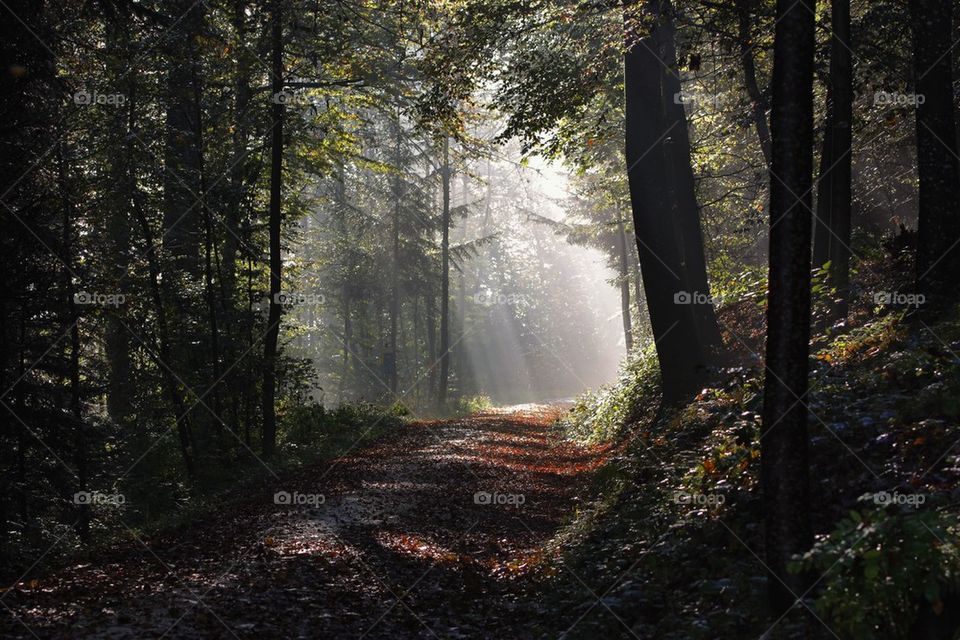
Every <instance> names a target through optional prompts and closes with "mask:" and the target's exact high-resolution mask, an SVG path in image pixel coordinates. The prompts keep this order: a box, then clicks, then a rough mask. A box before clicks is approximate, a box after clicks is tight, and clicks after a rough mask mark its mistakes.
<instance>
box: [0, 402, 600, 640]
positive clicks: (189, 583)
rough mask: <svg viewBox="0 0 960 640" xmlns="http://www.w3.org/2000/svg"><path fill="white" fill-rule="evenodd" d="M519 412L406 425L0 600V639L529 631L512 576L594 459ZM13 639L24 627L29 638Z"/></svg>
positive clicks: (539, 413)
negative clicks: (0, 612)
mask: <svg viewBox="0 0 960 640" xmlns="http://www.w3.org/2000/svg"><path fill="white" fill-rule="evenodd" d="M560 411H561V409H560V408H558V407H553V406H537V405H526V406H524V407H522V408H518V409H516V410H513V411H492V412H488V413H484V414H480V415H475V416H471V417H468V418H462V419H452V420H442V421H431V422H426V421H424V422H416V423H413V424H411V425H409V426H407V427H404V428H403V429H402V430H401V431H399V432H398V433H397V434H395V435H393V436H391V437H388V438H387V439H384V440H381V441H379V442H378V443H375V444H373V445H372V446H370V447H368V448H365V449H363V450H358V451H356V452H354V453H352V454H351V455H347V456H345V457H342V458H338V459H336V460H333V461H330V462H327V463H323V464H318V465H316V466H312V467H308V468H304V469H301V470H298V471H297V472H296V474H294V475H293V476H290V477H287V478H284V479H283V480H282V481H280V482H278V483H277V486H276V487H275V489H274V490H275V491H283V492H287V493H289V494H290V495H291V496H292V497H291V502H292V503H301V504H291V505H289V506H284V505H279V506H278V505H277V504H275V499H274V496H273V494H272V493H271V494H267V493H263V494H262V495H251V496H249V497H245V498H244V499H243V500H241V501H239V503H238V504H236V505H231V507H230V508H229V509H223V510H222V511H221V512H220V513H219V514H216V515H215V516H213V517H210V518H207V519H204V520H203V521H201V522H197V523H194V525H193V526H192V527H189V528H183V529H180V530H178V531H175V532H171V534H169V535H167V536H164V537H162V538H156V539H152V540H138V541H137V543H136V544H127V545H122V546H121V547H118V548H116V549H113V550H111V551H109V552H107V553H105V554H104V557H102V558H100V559H98V561H97V562H96V563H91V564H87V565H81V566H78V567H72V568H70V569H66V570H62V571H60V572H58V573H57V574H55V575H53V576H50V577H49V578H45V579H42V580H39V581H28V582H27V583H20V584H18V585H17V587H16V588H15V589H12V590H9V591H7V592H5V593H4V594H3V595H2V601H0V602H2V604H3V605H4V606H5V607H7V608H9V610H10V611H9V612H4V613H10V612H12V613H13V614H15V616H17V617H18V618H19V620H17V618H14V617H13V616H8V618H9V619H7V620H5V621H4V624H2V625H0V635H2V636H3V637H11V638H13V637H22V638H31V637H38V638H39V637H53V638H111V639H114V640H120V639H126V638H161V637H162V638H237V639H242V640H246V639H247V638H259V639H263V638H321V637H333V638H394V639H396V638H460V637H466V638H488V637H510V638H524V637H532V632H531V631H530V630H529V626H530V623H531V622H532V620H531V617H532V616H535V615H536V613H537V611H538V606H539V605H538V604H537V602H536V596H535V594H534V593H532V592H531V593H528V594H527V595H525V587H526V586H529V580H527V579H525V577H527V575H526V569H527V568H528V567H529V566H530V564H531V560H534V559H536V557H537V556H538V554H539V553H541V552H542V546H543V544H544V543H545V542H546V541H547V540H549V539H550V538H551V537H552V536H553V535H554V533H555V532H556V531H557V529H558V527H559V526H560V525H561V524H562V522H563V520H564V519H565V517H566V516H567V515H569V514H570V512H571V511H572V509H573V507H574V504H575V501H576V496H577V494H578V492H579V491H580V490H581V489H582V488H583V487H584V483H585V481H586V479H587V477H588V474H589V471H591V470H593V469H595V468H596V467H597V466H599V465H600V464H601V463H602V462H603V461H604V459H605V456H606V455H608V453H609V451H608V450H607V449H605V448H600V447H597V448H583V447H579V446H576V445H574V444H572V443H570V442H567V441H563V440H561V439H559V438H558V437H557V435H556V434H555V433H554V432H553V431H552V430H551V424H552V423H553V421H554V420H555V419H556V417H557V416H558V415H559V413H560ZM28 628H29V630H28Z"/></svg>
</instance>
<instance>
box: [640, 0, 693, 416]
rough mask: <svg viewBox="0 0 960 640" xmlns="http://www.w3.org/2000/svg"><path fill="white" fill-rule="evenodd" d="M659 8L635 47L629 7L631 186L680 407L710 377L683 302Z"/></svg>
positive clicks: (668, 374)
mask: <svg viewBox="0 0 960 640" xmlns="http://www.w3.org/2000/svg"><path fill="white" fill-rule="evenodd" d="M659 5H660V3H659V2H656V1H652V0H648V1H647V2H645V3H644V7H645V9H646V12H647V14H648V15H650V16H652V18H653V20H654V26H653V28H652V30H651V32H650V34H649V35H647V36H645V37H644V38H643V39H642V40H641V41H640V42H635V41H634V40H635V37H636V36H635V33H634V19H636V18H637V16H631V15H629V14H630V13H632V11H630V8H629V7H634V6H637V2H631V3H630V5H629V6H628V11H627V13H628V15H627V16H626V17H627V22H626V32H627V52H626V54H625V56H624V90H625V98H626V161H627V176H628V179H629V183H630V204H631V208H632V210H633V226H634V231H635V234H636V239H637V251H638V253H639V256H640V270H641V275H642V277H643V285H644V291H645V293H646V300H647V306H648V308H649V311H650V325H651V328H652V329H653V335H654V340H655V342H656V346H657V356H658V360H659V363H660V373H661V378H662V386H663V395H664V400H665V401H666V402H668V403H676V402H680V401H683V400H685V399H687V398H689V397H690V396H691V395H692V394H693V393H694V392H695V391H696V390H697V388H698V387H699V384H700V381H701V379H702V377H703V365H704V354H703V350H702V348H701V346H700V341H699V338H698V334H697V330H696V324H695V320H694V316H693V313H692V310H691V306H692V305H690V304H678V303H680V302H685V298H684V296H686V295H689V294H690V287H689V284H688V282H687V279H686V277H685V270H684V268H683V264H682V261H681V258H680V248H679V244H678V238H679V230H678V229H677V227H676V225H675V223H674V219H673V215H672V211H671V206H670V201H669V193H668V190H667V189H665V188H664V185H667V184H669V181H668V176H667V166H666V155H665V150H664V149H663V144H662V141H663V138H664V134H665V131H666V127H665V117H664V109H663V104H662V103H663V92H662V86H661V85H662V74H661V62H660V55H659V54H660V53H661V52H662V51H663V48H662V33H661V32H660V25H659V17H660V16H659V8H660V6H659Z"/></svg>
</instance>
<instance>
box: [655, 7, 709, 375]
mask: <svg viewBox="0 0 960 640" xmlns="http://www.w3.org/2000/svg"><path fill="white" fill-rule="evenodd" d="M661 6H662V9H661V10H662V12H663V17H662V26H661V27H660V34H661V35H660V40H661V43H662V47H663V48H662V51H663V61H664V62H665V63H666V65H665V66H664V65H661V68H660V72H661V75H662V82H663V89H662V91H663V103H664V107H665V111H666V120H665V126H666V127H667V131H668V133H667V137H666V138H665V143H666V147H665V151H666V154H667V161H668V162H669V164H670V170H669V171H668V172H667V173H668V175H669V177H670V178H671V180H672V183H673V198H672V200H673V203H674V206H675V207H676V219H677V224H678V226H679V229H680V238H681V240H680V252H681V260H682V261H683V266H684V268H685V270H686V278H687V282H688V284H689V286H690V288H691V289H692V290H693V292H696V293H697V294H699V295H697V296H695V299H692V300H691V302H692V304H691V308H692V310H693V316H694V321H695V322H696V327H697V333H698V335H699V336H700V345H701V347H702V349H703V351H704V355H705V356H706V357H707V359H708V361H714V360H716V359H719V356H720V350H721V348H722V343H723V339H722V338H721V337H720V326H719V325H718V324H717V316H716V312H715V311H714V308H713V299H712V297H711V295H710V283H709V281H708V279H707V260H706V256H705V255H704V247H703V230H702V228H701V225H700V205H699V204H698V202H697V186H696V180H695V179H694V176H693V162H692V158H691V150H690V131H689V129H688V126H687V114H686V112H685V111H684V107H683V103H682V101H680V100H676V99H675V96H677V95H678V94H680V93H681V90H682V86H681V83H680V70H679V66H678V64H677V45H676V28H675V27H674V22H673V16H672V15H671V14H672V12H673V5H672V3H671V2H670V1H669V0H663V2H662V5H661Z"/></svg>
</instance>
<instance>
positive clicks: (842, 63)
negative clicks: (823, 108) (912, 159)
mask: <svg viewBox="0 0 960 640" xmlns="http://www.w3.org/2000/svg"><path fill="white" fill-rule="evenodd" d="M831 31H832V37H831V44H830V84H829V86H828V87H827V122H826V127H825V130H824V134H823V153H822V154H821V157H820V178H819V180H818V183H819V191H818V193H817V212H816V213H817V215H816V221H815V223H814V236H813V266H814V268H821V267H823V265H824V264H826V263H828V262H829V263H830V268H829V270H828V272H827V284H828V285H829V287H830V288H831V289H835V290H836V295H834V296H833V297H832V300H831V304H830V314H829V315H830V319H833V320H840V319H843V318H846V317H847V312H848V310H849V301H848V298H849V292H848V291H847V289H848V284H849V282H850V215H851V207H852V192H851V177H852V162H851V145H852V142H853V138H852V129H851V123H852V120H853V61H852V59H851V52H850V47H851V46H853V45H852V41H851V38H850V36H851V33H850V0H833V9H832V28H831Z"/></svg>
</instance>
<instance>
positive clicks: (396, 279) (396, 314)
mask: <svg viewBox="0 0 960 640" xmlns="http://www.w3.org/2000/svg"><path fill="white" fill-rule="evenodd" d="M396 124H397V139H396V156H395V158H396V171H397V174H396V175H395V176H394V179H393V232H392V233H393V270H392V273H391V274H390V355H389V356H388V357H387V358H386V359H385V360H384V365H385V366H386V368H387V371H386V374H387V384H388V386H389V387H390V392H391V394H396V393H397V384H398V383H397V381H398V378H397V374H398V372H397V369H398V365H399V359H400V358H399V354H398V353H397V349H398V341H397V333H398V331H399V322H400V169H401V164H402V158H401V157H400V151H401V150H400V142H401V140H400V137H401V135H402V130H401V127H400V110H399V108H398V109H397V122H396Z"/></svg>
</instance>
